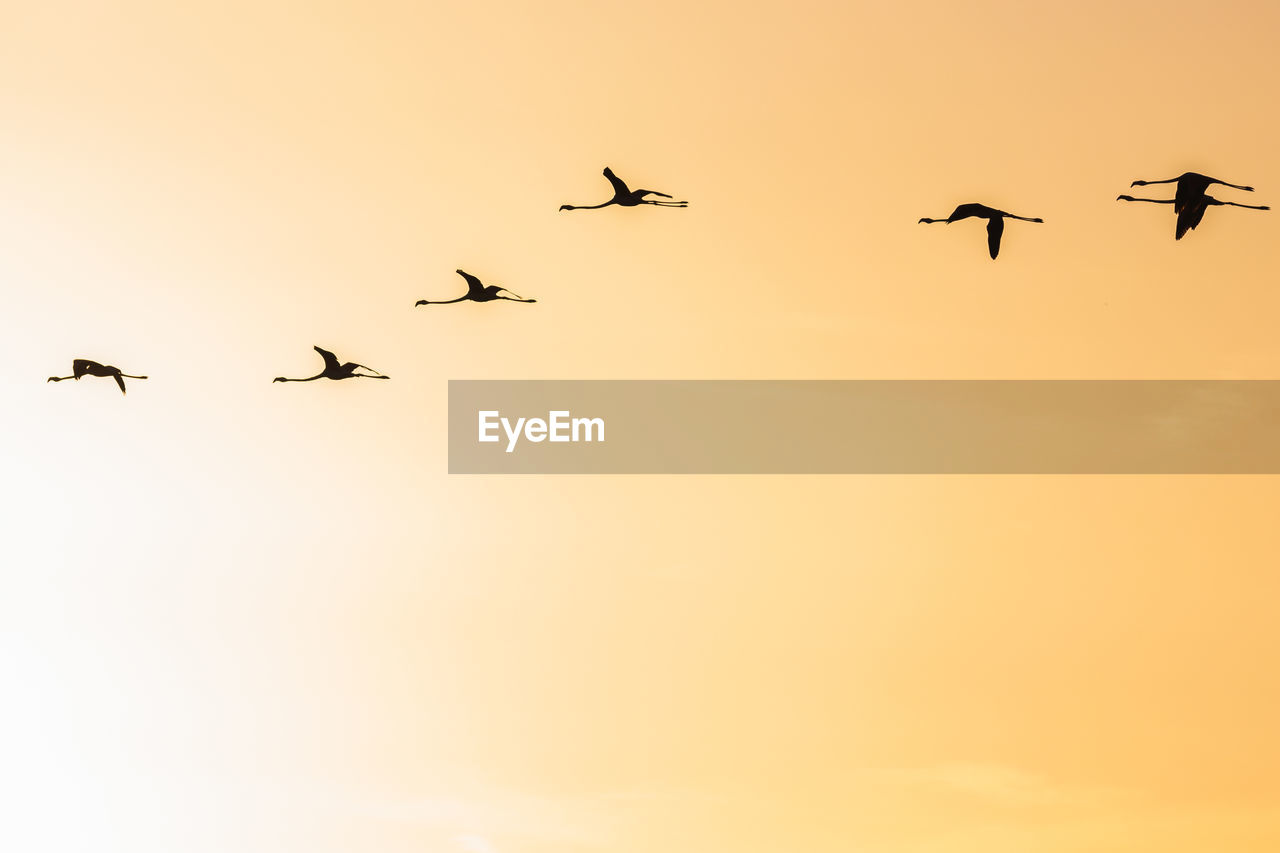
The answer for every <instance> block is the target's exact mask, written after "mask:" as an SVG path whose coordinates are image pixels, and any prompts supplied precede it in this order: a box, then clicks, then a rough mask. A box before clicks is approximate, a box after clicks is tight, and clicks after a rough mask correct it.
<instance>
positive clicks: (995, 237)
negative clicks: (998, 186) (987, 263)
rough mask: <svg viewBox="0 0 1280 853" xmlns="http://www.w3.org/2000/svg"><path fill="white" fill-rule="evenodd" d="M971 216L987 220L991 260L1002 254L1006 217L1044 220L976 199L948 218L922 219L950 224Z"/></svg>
mask: <svg viewBox="0 0 1280 853" xmlns="http://www.w3.org/2000/svg"><path fill="white" fill-rule="evenodd" d="M971 217H976V218H978V219H985V220H987V252H988V253H989V254H990V255H991V260H993V261H994V260H995V259H996V256H997V255H999V254H1000V237H1001V236H1002V235H1003V234H1004V220H1005V218H1006V217H1008V218H1009V219H1021V220H1022V221H1024V222H1044V220H1043V219H1040V218H1039V217H1030V216H1018V215H1017V214H1016V213H1008V212H1007V211H1003V210H997V209H996V208H994V207H988V206H987V205H985V204H978V203H977V202H975V201H971V202H969V203H967V204H961V205H958V206H957V207H956V209H955V210H953V211H951V215H950V216H948V217H947V218H946V219H929V218H927V217H926V218H923V219H921V220H920V221H921V222H927V223H934V222H946V223H948V224H949V223H952V222H959V221H960V220H962V219H969V218H971Z"/></svg>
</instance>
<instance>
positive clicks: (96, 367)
mask: <svg viewBox="0 0 1280 853" xmlns="http://www.w3.org/2000/svg"><path fill="white" fill-rule="evenodd" d="M604 176H605V178H607V179H608V180H609V183H610V184H611V185H612V186H613V198H611V199H609V200H608V201H605V202H602V203H601V204H591V205H572V204H563V205H561V206H560V210H597V209H599V208H602V207H608V206H610V205H614V204H616V205H618V206H620V207H636V206H638V205H642V204H652V205H657V206H659V207H688V206H689V203H688V202H687V201H673V200H668V201H659V200H658V199H652V198H647V196H659V197H661V198H662V199H671V198H672V196H669V195H667V194H666V193H660V192H658V191H657V190H633V189H631V188H630V187H628V186H627V185H626V183H625V182H624V181H623V180H622V179H621V178H619V177H618V176H617V175H615V174H614V173H613V170H612V169H610V168H608V167H607V166H606V167H605V170H604ZM1150 184H1177V187H1176V189H1175V190H1174V197H1173V198H1171V199H1156V198H1134V197H1133V196H1131V195H1121V196H1117V197H1116V201H1143V202H1148V203H1150V204H1171V205H1173V213H1174V216H1175V217H1176V225H1175V228H1174V239H1176V240H1181V239H1182V238H1183V236H1185V235H1186V233H1187V232H1188V231H1190V230H1193V229H1194V228H1195V227H1196V226H1197V225H1199V224H1200V221H1201V220H1202V219H1203V218H1204V213H1205V211H1206V210H1208V209H1209V208H1210V207H1211V206H1228V205H1229V206H1231V207H1245V208H1249V209H1250V210H1270V209H1271V208H1270V207H1268V206H1267V205H1257V204H1239V203H1237V202H1234V201H1219V200H1218V199H1216V198H1214V197H1213V196H1210V195H1207V194H1206V192H1205V191H1206V190H1208V188H1209V187H1210V186H1212V185H1213V184H1221V185H1222V186H1224V187H1231V188H1232V189H1237V190H1244V191H1246V192H1253V187H1245V186H1241V185H1239V184H1231V183H1227V182H1226V181H1222V180H1218V179H1217V178H1211V177H1209V176H1208V175H1201V174H1199V173H1197V172H1184V173H1183V174H1181V175H1179V176H1178V177H1176V178H1166V179H1164V180H1160V181H1134V182H1133V183H1131V184H1130V185H1129V186H1131V187H1143V186H1148V185H1150ZM971 217H977V218H979V219H985V220H987V251H988V252H989V253H990V254H991V258H992V260H994V259H995V258H996V256H997V255H999V254H1000V238H1001V237H1002V236H1003V234H1004V220H1005V219H1019V220H1021V221H1023V222H1041V223H1043V222H1044V220H1043V219H1041V218H1039V217H1031V216H1018V215H1016V214H1013V213H1008V212H1006V211H1003V210H997V209H995V208H994V207H988V206H987V205H985V204H977V203H969V204H962V205H959V206H958V207H957V208H956V209H955V210H953V211H952V212H951V215H950V216H948V217H947V218H946V219H930V218H928V217H925V218H922V219H920V222H922V223H929V224H932V223H935V222H945V223H951V222H958V221H960V220H961V219H969V218H971ZM457 273H458V275H460V276H462V278H463V280H465V281H466V283H467V292H466V293H464V294H463V295H462V296H459V297H458V298H456V299H444V300H438V301H432V300H427V299H420V300H418V301H417V302H416V303H415V304H414V307H417V306H419V305H449V304H452V303H454V302H467V301H470V302H492V301H494V300H495V299H505V300H507V301H509V302H537V301H538V300H536V299H525V298H524V297H522V296H520V295H519V294H517V293H514V292H512V291H510V290H507V288H505V287H498V286H497V285H488V286H486V285H485V284H484V283H483V282H481V281H480V279H478V278H476V277H475V276H474V275H471V274H470V273H468V272H464V271H462V270H458V271H457ZM504 294H506V295H504ZM314 349H315V351H316V352H318V353H319V354H320V357H321V358H322V359H324V369H323V370H321V371H320V372H319V373H317V374H316V375H315V376H308V377H305V378H302V379H289V378H287V377H284V376H277V377H276V378H275V379H273V380H272V381H273V382H311V381H312V380H315V379H389V378H390V377H388V376H385V375H383V374H381V373H379V372H378V371H376V370H374V369H373V368H371V367H368V366H366V365H363V364H357V363H356V362H354V361H348V362H341V363H340V362H339V361H338V358H337V356H335V355H334V354H333V353H331V352H329V351H328V350H326V349H321V348H320V347H314ZM360 370H364V371H368V372H367V373H359V372H357V371H360ZM82 376H110V377H112V378H114V379H115V381H116V384H117V385H118V386H120V393H121V394H124V393H125V385H124V380H125V379H126V378H128V379H146V378H147V377H146V376H138V375H134V374H131V373H124V372H123V371H121V370H120V368H118V367H113V366H111V365H109V364H100V363H98V362H96V361H91V360H90V359H87V358H77V359H75V360H74V361H72V363H71V375H70V376H50V377H49V378H48V380H46V381H48V382H61V381H62V380H64V379H77V380H78V379H80V377H82Z"/></svg>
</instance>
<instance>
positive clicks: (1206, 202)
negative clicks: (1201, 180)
mask: <svg viewBox="0 0 1280 853" xmlns="http://www.w3.org/2000/svg"><path fill="white" fill-rule="evenodd" d="M1151 183H1157V182H1156V181H1152V182H1151ZM1165 183H1167V181H1166V182H1165ZM1116 201H1145V202H1147V203H1149V204H1171V205H1173V209H1174V210H1176V211H1178V222H1177V225H1176V227H1175V229H1174V233H1173V238H1174V239H1175V240H1181V239H1182V238H1183V236H1185V235H1186V233H1187V232H1188V231H1192V230H1194V229H1195V227H1196V226H1197V225H1199V224H1200V220H1201V219H1203V218H1204V212H1205V211H1206V210H1208V209H1209V208H1210V206H1214V205H1217V206H1220V207H1221V206H1230V207H1247V208H1249V209H1250V210H1270V209H1271V208H1270V207H1268V206H1267V205H1265V204H1239V203H1237V202H1234V201H1219V200H1218V199H1216V198H1214V197H1213V196H1211V195H1204V194H1203V193H1202V194H1200V195H1198V196H1195V197H1193V198H1190V199H1188V200H1187V201H1186V203H1185V204H1184V205H1183V207H1182V208H1181V209H1179V208H1178V200H1177V199H1176V198H1134V197H1133V196H1131V195H1121V196H1116Z"/></svg>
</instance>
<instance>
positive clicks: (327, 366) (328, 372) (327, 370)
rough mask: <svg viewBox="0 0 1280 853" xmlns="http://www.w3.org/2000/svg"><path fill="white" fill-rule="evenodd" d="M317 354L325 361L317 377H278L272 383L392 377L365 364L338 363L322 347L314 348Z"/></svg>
mask: <svg viewBox="0 0 1280 853" xmlns="http://www.w3.org/2000/svg"><path fill="white" fill-rule="evenodd" d="M312 349H314V350H315V351H316V352H318V353H320V357H321V358H323V359H324V370H322V371H320V372H319V373H317V374H316V375H315V376H308V377H307V378H306V379H287V378H286V377H284V376H277V377H276V378H275V379H272V380H271V381H272V382H310V381H311V380H313V379H390V378H391V377H390V376H383V375H382V374H381V373H379V372H378V371H376V370H374V369H373V368H372V367H368V366H366V365H363V364H356V363H355V362H354V361H348V362H345V363H343V364H339V363H338V357H337V356H335V355H334V354H333V353H331V352H329V351H328V350H327V349H321V348H320V347H312ZM357 368H363V369H364V370H368V371H370V372H369V373H356V369H357Z"/></svg>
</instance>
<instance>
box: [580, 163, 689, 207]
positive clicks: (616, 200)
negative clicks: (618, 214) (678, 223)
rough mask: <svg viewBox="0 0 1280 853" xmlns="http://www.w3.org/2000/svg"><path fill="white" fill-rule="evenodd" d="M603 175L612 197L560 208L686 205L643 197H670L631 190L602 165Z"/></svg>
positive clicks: (655, 192)
mask: <svg viewBox="0 0 1280 853" xmlns="http://www.w3.org/2000/svg"><path fill="white" fill-rule="evenodd" d="M604 176H605V177H606V178H608V179H609V183H611V184H613V198H611V199H609V200H608V201H606V202H604V203H603V204H562V205H560V209H561V210H596V209H597V208H601V207H608V206H609V205H611V204H617V205H620V206H622V207H635V206H636V205H639V204H656V205H658V206H659V207H688V206H689V202H687V201H656V200H654V199H651V198H645V196H647V195H660V196H662V197H663V198H671V196H669V195H667V194H666V193H660V192H658V191H657V190H633V189H631V188H630V187H628V186H627V185H626V182H625V181H623V180H622V179H621V178H619V177H618V176H617V175H615V174H614V173H613V170H612V169H610V168H609V167H608V166H605V167H604Z"/></svg>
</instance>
